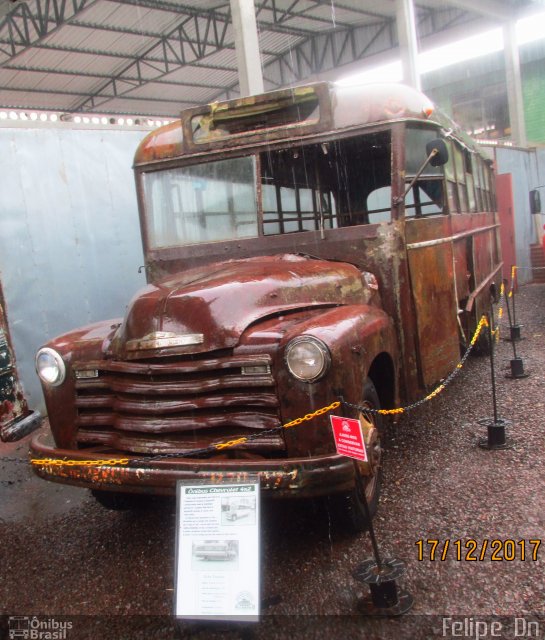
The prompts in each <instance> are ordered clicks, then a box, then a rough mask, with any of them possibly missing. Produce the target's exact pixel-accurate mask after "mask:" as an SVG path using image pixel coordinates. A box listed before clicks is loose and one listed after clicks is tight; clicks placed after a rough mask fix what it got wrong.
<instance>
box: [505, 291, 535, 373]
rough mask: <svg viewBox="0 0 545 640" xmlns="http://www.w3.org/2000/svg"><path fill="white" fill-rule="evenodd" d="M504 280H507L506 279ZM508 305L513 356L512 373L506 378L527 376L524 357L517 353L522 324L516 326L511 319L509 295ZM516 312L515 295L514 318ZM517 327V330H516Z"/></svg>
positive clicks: (507, 298)
mask: <svg viewBox="0 0 545 640" xmlns="http://www.w3.org/2000/svg"><path fill="white" fill-rule="evenodd" d="M504 282H506V280H504ZM506 307H507V317H508V319H509V329H510V332H511V336H510V337H509V338H507V340H508V341H509V342H511V345H512V346H513V358H512V360H511V361H510V365H511V373H510V374H507V375H506V378H512V379H517V378H527V377H528V375H529V374H528V373H526V372H525V371H524V362H523V360H522V358H519V356H518V355H517V342H518V341H519V340H520V339H521V338H520V326H515V325H514V324H513V321H512V319H511V308H510V307H509V296H507V297H506ZM514 314H515V296H514V295H513V318H514ZM515 329H516V330H517V331H515Z"/></svg>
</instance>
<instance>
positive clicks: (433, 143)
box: [426, 138, 448, 167]
mask: <svg viewBox="0 0 545 640" xmlns="http://www.w3.org/2000/svg"><path fill="white" fill-rule="evenodd" d="M434 152H435V153H434ZM426 153H427V154H428V157H429V159H430V164H431V166H432V167H442V166H443V165H444V164H447V162H448V149H447V145H446V144H445V141H444V140H442V139H441V138H436V139H435V140H430V142H428V144H427V145H426ZM432 154H433V155H432Z"/></svg>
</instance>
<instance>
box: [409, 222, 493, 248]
mask: <svg viewBox="0 0 545 640" xmlns="http://www.w3.org/2000/svg"><path fill="white" fill-rule="evenodd" d="M499 226H500V225H499V224H491V225H488V226H487V227H478V228H477V229H470V230H469V231H464V232H463V233H457V234H456V235H454V236H448V237H447V238H438V239H437V240H424V241H423V242H411V243H410V244H408V245H407V249H421V248H423V247H434V246H436V245H438V244H444V243H445V242H451V241H452V242H456V240H461V239H462V238H467V237H469V236H473V235H475V234H476V233H483V232H484V231H491V230H492V229H498V228H499Z"/></svg>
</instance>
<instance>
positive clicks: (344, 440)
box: [330, 416, 367, 462]
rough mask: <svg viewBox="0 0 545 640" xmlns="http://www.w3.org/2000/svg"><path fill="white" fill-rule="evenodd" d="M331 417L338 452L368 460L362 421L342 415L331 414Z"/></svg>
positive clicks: (364, 460)
mask: <svg viewBox="0 0 545 640" xmlns="http://www.w3.org/2000/svg"><path fill="white" fill-rule="evenodd" d="M330 418H331V426H332V427H333V437H334V438H335V446H336V447H337V453H338V454H340V455H341V456H346V457H347V458H355V459H356V460H361V461H362V462H367V451H366V449H365V442H364V440H363V431H362V429H361V423H360V421H359V420H354V419H353V418H343V417H341V416H330Z"/></svg>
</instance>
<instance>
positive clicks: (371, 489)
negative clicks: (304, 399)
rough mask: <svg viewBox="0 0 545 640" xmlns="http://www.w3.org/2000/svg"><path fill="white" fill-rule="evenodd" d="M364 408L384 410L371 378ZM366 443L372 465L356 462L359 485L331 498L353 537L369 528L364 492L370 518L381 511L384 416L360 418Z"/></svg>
mask: <svg viewBox="0 0 545 640" xmlns="http://www.w3.org/2000/svg"><path fill="white" fill-rule="evenodd" d="M361 405H362V406H363V407H367V408H369V409H380V401H379V397H378V394H377V390H376V389H375V385H374V384H373V382H372V381H371V380H370V379H369V378H367V380H366V381H365V385H364V388H363V399H362V402H361ZM358 418H359V420H360V423H361V425H362V430H363V436H364V439H365V444H366V449H367V457H368V459H369V462H368V463H359V462H356V464H355V470H356V482H355V486H354V488H353V489H352V490H351V491H349V492H347V493H342V494H337V495H333V496H330V497H329V500H328V502H329V507H330V510H331V512H332V515H333V518H334V519H335V521H336V523H337V524H338V525H339V527H340V528H341V529H342V530H344V531H348V532H350V533H360V532H361V531H364V530H365V529H367V528H368V526H369V520H368V517H367V513H366V509H365V503H364V500H363V495H362V492H365V497H366V500H367V505H368V508H369V515H370V517H371V518H373V516H374V515H375V513H376V511H377V508H378V501H379V495H380V488H381V485H382V447H381V436H382V437H383V434H382V431H383V418H382V416H381V415H380V414H376V413H364V412H361V413H360V414H359V416H358Z"/></svg>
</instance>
